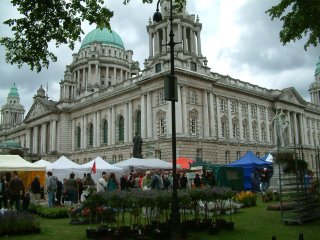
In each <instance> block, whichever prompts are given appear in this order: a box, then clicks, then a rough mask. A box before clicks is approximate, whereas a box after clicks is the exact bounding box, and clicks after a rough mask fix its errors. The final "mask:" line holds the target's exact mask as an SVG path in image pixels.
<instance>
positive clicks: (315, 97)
mask: <svg viewBox="0 0 320 240" xmlns="http://www.w3.org/2000/svg"><path fill="white" fill-rule="evenodd" d="M310 97H311V103H313V104H318V105H319V104H320V92H319V91H313V92H311V93H310Z"/></svg>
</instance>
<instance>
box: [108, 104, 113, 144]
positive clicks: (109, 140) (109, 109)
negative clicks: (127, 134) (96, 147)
mask: <svg viewBox="0 0 320 240" xmlns="http://www.w3.org/2000/svg"><path fill="white" fill-rule="evenodd" d="M107 118H108V145H112V111H111V107H109V108H108V116H107Z"/></svg>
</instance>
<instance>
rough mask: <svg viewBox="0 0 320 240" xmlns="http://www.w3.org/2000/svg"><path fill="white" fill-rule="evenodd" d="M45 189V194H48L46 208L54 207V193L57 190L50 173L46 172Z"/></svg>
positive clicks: (54, 180)
mask: <svg viewBox="0 0 320 240" xmlns="http://www.w3.org/2000/svg"><path fill="white" fill-rule="evenodd" d="M46 187H47V194H48V206H49V207H53V206H54V205H55V193H56V190H57V181H56V179H55V178H54V177H53V176H52V172H51V171H48V172H47V179H46Z"/></svg>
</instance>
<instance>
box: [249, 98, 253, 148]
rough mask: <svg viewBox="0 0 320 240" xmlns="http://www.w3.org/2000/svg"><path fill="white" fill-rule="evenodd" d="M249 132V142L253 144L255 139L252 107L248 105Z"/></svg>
mask: <svg viewBox="0 0 320 240" xmlns="http://www.w3.org/2000/svg"><path fill="white" fill-rule="evenodd" d="M248 116H249V117H248V119H249V120H248V130H249V141H250V142H251V141H252V139H253V132H252V105H251V104H250V103H248Z"/></svg>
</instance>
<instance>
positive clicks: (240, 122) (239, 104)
mask: <svg viewBox="0 0 320 240" xmlns="http://www.w3.org/2000/svg"><path fill="white" fill-rule="evenodd" d="M238 119H239V138H240V140H243V123H242V121H243V117H242V102H241V101H240V100H238Z"/></svg>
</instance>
